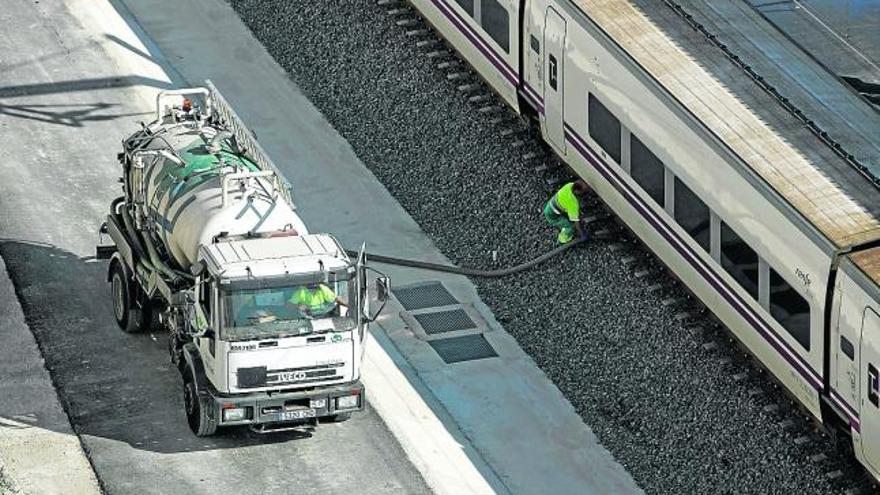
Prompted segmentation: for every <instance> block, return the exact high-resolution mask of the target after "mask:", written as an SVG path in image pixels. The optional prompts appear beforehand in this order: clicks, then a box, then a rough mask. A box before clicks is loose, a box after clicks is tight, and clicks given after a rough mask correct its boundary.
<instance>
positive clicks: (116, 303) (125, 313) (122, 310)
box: [110, 261, 143, 333]
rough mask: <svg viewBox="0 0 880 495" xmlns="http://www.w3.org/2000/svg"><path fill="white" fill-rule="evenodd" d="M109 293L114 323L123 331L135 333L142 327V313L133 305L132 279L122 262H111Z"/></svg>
mask: <svg viewBox="0 0 880 495" xmlns="http://www.w3.org/2000/svg"><path fill="white" fill-rule="evenodd" d="M110 270H111V271H110V293H111V296H112V297H113V315H114V316H115V317H116V323H117V324H118V325H119V328H121V329H122V331H123V332H125V333H137V332H140V331H141V330H142V327H143V323H142V322H143V314H142V313H141V310H140V308H137V307H136V306H135V301H134V297H132V294H134V293H136V292H135V291H134V290H132V280H131V279H130V278H129V277H128V274H127V273H126V270H125V268H124V267H123V266H122V263H119V262H118V261H117V262H115V263H113V267H112V268H111V269H110Z"/></svg>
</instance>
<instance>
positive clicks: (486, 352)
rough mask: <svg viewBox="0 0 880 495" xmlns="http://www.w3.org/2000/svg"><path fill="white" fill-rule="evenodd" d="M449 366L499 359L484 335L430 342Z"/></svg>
mask: <svg viewBox="0 0 880 495" xmlns="http://www.w3.org/2000/svg"><path fill="white" fill-rule="evenodd" d="M428 343H429V344H431V347H433V348H434V350H435V351H436V352H437V354H439V355H440V358H441V359H443V361H444V362H445V363H447V364H449V363H458V362H461V361H472V360H474V359H483V358H490V357H498V354H497V353H496V352H495V349H493V348H492V345H491V344H489V342H487V341H486V339H485V337H483V336H482V335H465V336H463V337H451V338H448V339H440V340H432V341H430V342H428Z"/></svg>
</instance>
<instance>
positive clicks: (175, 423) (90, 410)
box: [0, 240, 312, 453]
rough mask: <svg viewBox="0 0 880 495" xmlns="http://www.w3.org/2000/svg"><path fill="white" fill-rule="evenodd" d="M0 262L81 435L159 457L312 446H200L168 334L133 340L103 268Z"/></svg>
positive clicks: (14, 252) (62, 256)
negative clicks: (121, 323)
mask: <svg viewBox="0 0 880 495" xmlns="http://www.w3.org/2000/svg"><path fill="white" fill-rule="evenodd" d="M0 256H2V257H3V259H4V260H5V262H6V265H7V268H8V270H9V275H10V277H11V279H12V282H13V284H14V285H15V291H16V295H17V296H18V299H19V301H20V302H21V305H22V309H23V310H24V314H25V320H26V322H27V324H28V326H29V327H30V329H31V331H32V332H33V334H34V336H35V338H36V340H37V343H38V345H39V346H40V350H41V352H42V354H43V358H44V359H45V362H46V367H47V368H48V369H49V371H50V373H51V376H52V381H53V382H54V384H55V386H56V389H57V391H58V395H59V398H60V399H61V403H62V405H63V406H64V408H65V410H66V412H67V414H68V416H69V418H70V421H71V424H72V425H73V427H74V429H75V431H76V432H77V433H78V434H80V435H90V436H94V437H101V438H106V439H109V440H115V441H119V442H125V443H127V444H129V445H131V446H132V447H134V448H137V449H143V450H149V451H153V452H159V453H176V452H192V451H202V450H215V449H227V448H238V447H247V446H252V445H264V444H272V443H284V442H288V441H291V440H300V439H306V438H310V437H311V436H312V435H311V433H309V432H308V431H302V432H301V431H292V432H280V433H275V434H271V435H261V434H258V433H253V432H251V431H250V430H249V429H247V428H229V429H220V430H218V434H217V435H216V436H214V437H209V438H198V437H196V436H194V435H193V434H192V433H191V432H190V430H189V427H188V426H187V422H186V417H185V416H184V413H183V392H182V387H183V384H182V381H181V379H180V375H179V373H178V372H177V369H176V368H175V367H174V366H172V365H171V362H170V360H169V357H168V351H167V333H165V332H156V333H148V334H140V335H129V334H125V333H123V332H122V331H121V330H120V329H119V328H118V327H117V326H116V321H115V320H114V317H113V313H112V304H111V302H110V290H109V286H108V284H107V263H106V262H104V261H96V260H94V259H89V258H80V257H78V256H76V255H74V254H72V253H69V252H66V251H64V250H61V249H58V248H56V247H54V246H51V245H47V244H38V243H31V242H22V241H12V240H0ZM33 426H40V427H44V428H49V427H51V425H33ZM0 427H2V424H0Z"/></svg>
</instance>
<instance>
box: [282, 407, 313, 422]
mask: <svg viewBox="0 0 880 495" xmlns="http://www.w3.org/2000/svg"><path fill="white" fill-rule="evenodd" d="M314 417H315V410H314V409H299V410H296V411H285V412H283V413H281V421H288V420H291V419H306V418H314Z"/></svg>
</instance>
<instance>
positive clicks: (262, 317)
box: [223, 280, 355, 340]
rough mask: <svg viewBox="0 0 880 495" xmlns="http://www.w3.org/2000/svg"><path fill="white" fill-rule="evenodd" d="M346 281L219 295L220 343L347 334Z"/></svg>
mask: <svg viewBox="0 0 880 495" xmlns="http://www.w3.org/2000/svg"><path fill="white" fill-rule="evenodd" d="M349 299H352V300H353V298H350V297H349V284H348V281H347V280H337V281H329V282H326V283H315V284H307V285H289V286H279V287H269V288H260V289H242V290H235V291H230V292H225V293H223V339H224V340H249V339H261V338H272V337H284V336H291V335H304V334H309V333H314V332H324V331H332V330H337V331H339V330H347V329H349V328H351V327H352V326H353V325H354V322H353V321H352V320H351V318H350V316H349V315H351V314H355V313H353V310H350V309H349V307H348V304H349Z"/></svg>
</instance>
